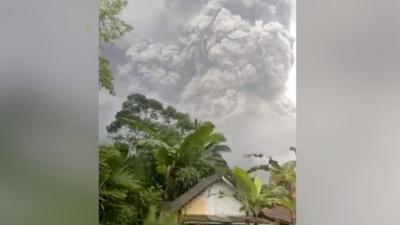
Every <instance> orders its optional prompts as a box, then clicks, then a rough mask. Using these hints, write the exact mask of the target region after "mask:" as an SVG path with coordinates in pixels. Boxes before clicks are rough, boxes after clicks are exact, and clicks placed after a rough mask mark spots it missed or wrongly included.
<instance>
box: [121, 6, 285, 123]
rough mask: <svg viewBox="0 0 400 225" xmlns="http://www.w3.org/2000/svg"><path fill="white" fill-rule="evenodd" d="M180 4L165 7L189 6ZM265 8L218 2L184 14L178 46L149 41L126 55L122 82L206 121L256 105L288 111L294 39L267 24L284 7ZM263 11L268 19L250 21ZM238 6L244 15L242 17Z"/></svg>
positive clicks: (276, 25)
mask: <svg viewBox="0 0 400 225" xmlns="http://www.w3.org/2000/svg"><path fill="white" fill-rule="evenodd" d="M180 2H184V1H178V0H175V1H172V0H171V1H167V3H168V4H167V6H169V8H170V10H175V9H176V8H179V6H182V7H189V6H188V5H180V4H179V3H180ZM203 2H205V1H203ZM266 2H267V1H257V0H242V1H239V0H231V1H223V0H219V1H218V0H215V1H208V2H207V3H205V5H203V6H202V7H199V6H194V7H199V9H196V8H192V9H191V11H190V12H192V13H193V15H191V16H188V15H186V19H187V21H185V22H184V26H182V29H181V33H180V35H179V40H177V41H176V43H173V44H164V43H152V42H149V41H147V42H145V43H143V44H141V45H140V46H135V47H133V48H131V49H130V50H129V51H128V53H127V55H128V57H129V58H130V63H129V64H128V65H127V66H126V68H128V69H127V70H126V71H125V73H124V74H123V77H122V79H125V82H131V83H134V84H135V85H140V86H141V87H142V88H144V89H145V91H146V92H152V91H156V92H157V95H158V96H162V97H163V98H165V99H164V100H166V101H167V102H171V103H173V104H175V105H179V106H181V107H183V108H185V109H187V110H188V111H189V112H195V115H197V116H199V117H201V118H209V117H222V116H224V117H226V116H229V114H231V113H235V112H241V111H243V110H244V109H245V108H247V105H248V104H249V103H250V102H254V101H253V100H254V99H259V100H262V101H264V102H266V103H270V104H271V105H273V106H274V107H275V108H276V109H277V110H278V111H281V112H285V111H288V110H287V109H290V106H289V107H288V102H287V100H286V99H285V98H284V97H283V93H284V89H285V83H286V81H287V77H288V71H289V69H290V68H291V65H292V62H293V53H292V43H293V39H292V38H291V37H290V34H289V33H288V31H287V28H286V26H285V25H284V24H283V25H282V23H280V22H279V21H278V20H275V21H272V22H271V21H269V22H268V23H266V22H265V21H266V20H264V18H263V17H267V16H268V17H269V18H270V20H273V16H272V15H274V10H272V9H273V8H275V11H276V8H277V7H282V6H281V5H282V4H283V3H282V1H273V2H280V5H279V4H278V5H275V6H274V5H273V4H269V5H268V4H266ZM271 2H272V1H271ZM260 5H261V6H262V7H263V8H266V7H267V6H268V9H269V11H267V12H266V13H265V14H266V15H264V16H260V18H259V20H256V19H255V18H250V17H249V15H248V12H247V11H248V10H247V9H251V8H252V7H256V6H260ZM239 6H240V7H242V8H244V9H245V10H243V11H244V13H243V15H241V14H240V13H239V11H240V10H239V8H240V7H239ZM271 10H272V11H271ZM234 12H235V13H234ZM242 16H243V17H242ZM253 17H255V16H254V15H253ZM271 18H272V19H271ZM132 77H133V79H132Z"/></svg>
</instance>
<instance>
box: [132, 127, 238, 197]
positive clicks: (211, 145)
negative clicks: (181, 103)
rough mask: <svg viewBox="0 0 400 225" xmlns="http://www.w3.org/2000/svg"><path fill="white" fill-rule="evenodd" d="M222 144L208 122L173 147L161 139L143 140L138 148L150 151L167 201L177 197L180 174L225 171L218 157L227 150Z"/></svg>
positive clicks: (221, 159)
mask: <svg viewBox="0 0 400 225" xmlns="http://www.w3.org/2000/svg"><path fill="white" fill-rule="evenodd" d="M224 141H225V137H224V136H223V135H222V134H220V133H216V132H214V125H213V124H212V123H211V122H204V123H201V124H199V126H198V127H197V128H196V129H195V130H194V131H193V132H191V133H189V134H188V135H187V136H185V137H184V138H183V139H182V140H181V141H180V142H178V143H177V144H176V145H173V146H172V145H170V144H168V143H166V142H164V141H163V140H161V139H143V140H140V141H138V144H139V145H140V146H147V147H149V148H151V149H153V151H154V155H155V159H156V161H157V172H158V173H160V174H163V175H164V176H165V187H164V188H165V192H164V199H165V200H169V201H171V200H173V199H174V198H175V197H176V195H177V189H176V185H177V181H178V179H179V176H180V174H184V172H190V171H191V172H195V173H196V172H199V171H201V170H205V169H210V170H213V171H214V172H220V173H223V172H226V171H227V168H228V166H227V163H226V161H225V160H224V159H223V158H222V155H221V153H222V152H228V151H230V149H229V148H228V147H227V146H224V145H221V143H222V142H224ZM189 168H192V169H189ZM193 168H194V169H193Z"/></svg>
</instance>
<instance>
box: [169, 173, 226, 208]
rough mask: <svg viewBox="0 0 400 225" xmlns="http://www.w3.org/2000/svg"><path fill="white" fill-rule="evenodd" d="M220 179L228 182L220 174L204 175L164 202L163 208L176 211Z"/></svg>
mask: <svg viewBox="0 0 400 225" xmlns="http://www.w3.org/2000/svg"><path fill="white" fill-rule="evenodd" d="M220 180H225V181H226V182H227V183H228V184H230V183H229V182H228V181H227V180H226V179H224V178H223V176H222V175H218V174H215V175H212V176H209V177H206V178H204V179H202V180H201V181H200V182H199V183H197V184H196V185H195V186H193V187H192V188H191V189H189V190H188V191H186V192H185V193H183V194H182V195H181V196H179V197H178V198H176V199H175V200H174V201H169V202H165V203H164V207H163V209H164V210H165V211H177V210H179V209H181V208H182V207H183V206H184V205H185V204H186V203H188V202H189V201H190V200H192V199H193V198H195V197H196V196H197V195H199V194H201V192H203V191H204V190H205V189H207V188H208V187H209V186H210V185H212V184H214V183H216V182H217V181H220ZM230 185H231V184H230ZM232 187H233V186H232Z"/></svg>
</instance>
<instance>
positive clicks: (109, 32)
mask: <svg viewBox="0 0 400 225" xmlns="http://www.w3.org/2000/svg"><path fill="white" fill-rule="evenodd" d="M127 5H128V2H127V1H126V0H100V7H99V37H100V50H101V47H102V46H103V45H104V44H110V43H112V42H114V41H115V40H117V39H119V38H121V37H122V36H124V35H125V34H126V33H129V32H130V31H132V29H133V28H132V26H130V25H129V24H127V23H126V22H125V21H123V20H121V19H120V18H119V14H120V13H121V11H122V10H123V9H124V8H125V7H126V6H127ZM99 85H100V88H105V89H107V90H108V91H109V92H110V94H114V85H113V76H112V73H111V69H110V61H109V60H108V59H107V58H106V57H104V56H101V57H100V58H99Z"/></svg>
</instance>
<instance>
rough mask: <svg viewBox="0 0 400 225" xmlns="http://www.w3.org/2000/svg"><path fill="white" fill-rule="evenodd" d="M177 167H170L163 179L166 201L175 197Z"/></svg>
mask: <svg viewBox="0 0 400 225" xmlns="http://www.w3.org/2000/svg"><path fill="white" fill-rule="evenodd" d="M178 171H179V169H178V168H176V167H172V168H171V169H170V170H169V171H168V172H167V176H166V180H165V190H164V199H165V200H166V201H173V200H174V198H175V185H176V180H177V178H178Z"/></svg>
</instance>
